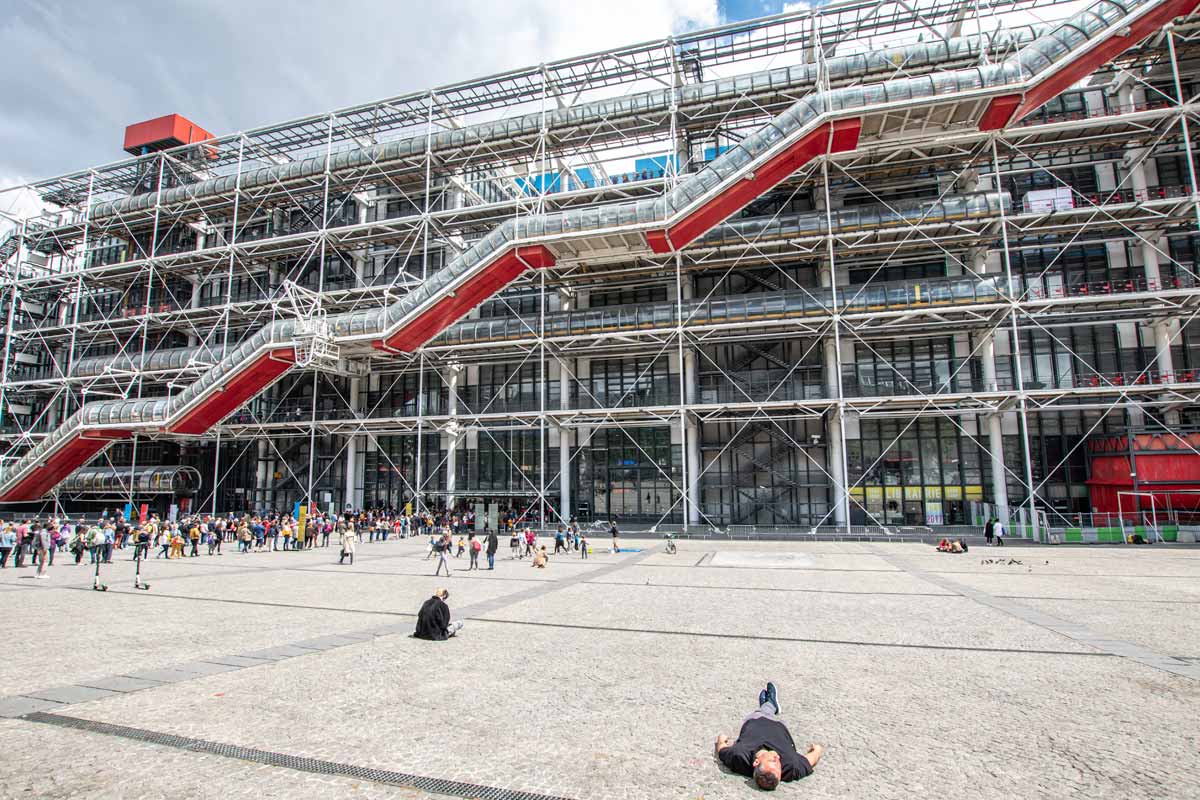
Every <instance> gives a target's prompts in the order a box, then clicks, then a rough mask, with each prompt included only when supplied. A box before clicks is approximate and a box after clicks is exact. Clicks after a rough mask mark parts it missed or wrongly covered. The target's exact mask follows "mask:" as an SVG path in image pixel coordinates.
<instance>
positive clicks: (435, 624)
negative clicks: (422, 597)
mask: <svg viewBox="0 0 1200 800" xmlns="http://www.w3.org/2000/svg"><path fill="white" fill-rule="evenodd" d="M449 599H450V592H449V591H448V590H447V589H444V588H439V589H438V590H437V591H435V592H434V593H433V597H431V598H429V599H428V600H426V601H425V603H424V604H423V605H422V606H421V610H420V611H418V612H417V629H416V630H415V631H414V632H413V636H415V637H416V638H418V639H428V640H429V641H431V642H444V641H446V640H447V639H449V638H450V637H451V636H453V635H454V634H456V633H458V632H459V631H460V630H462V627H463V621H462V620H461V619H456V620H451V619H450V606H448V605H446V601H447V600H449Z"/></svg>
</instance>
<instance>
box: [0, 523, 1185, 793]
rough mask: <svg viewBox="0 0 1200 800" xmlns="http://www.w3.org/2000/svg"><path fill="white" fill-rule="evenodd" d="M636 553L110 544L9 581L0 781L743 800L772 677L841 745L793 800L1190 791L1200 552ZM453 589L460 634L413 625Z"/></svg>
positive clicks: (800, 731)
mask: <svg viewBox="0 0 1200 800" xmlns="http://www.w3.org/2000/svg"><path fill="white" fill-rule="evenodd" d="M623 544H627V545H628V546H631V547H639V546H644V548H645V549H644V550H643V551H642V552H640V553H633V554H626V553H622V554H618V555H611V554H608V553H605V552H601V550H600V548H596V552H595V554H594V555H593V557H592V558H591V559H589V560H587V561H583V560H581V559H579V558H578V557H577V556H571V557H569V558H567V557H562V558H552V559H551V563H550V567H549V568H548V569H546V570H533V569H530V566H529V562H528V560H525V561H513V560H510V559H508V557H507V550H506V549H504V548H502V550H501V554H500V555H501V557H500V558H499V559H498V560H497V565H496V566H497V568H496V570H495V571H493V572H489V571H487V570H486V569H485V570H481V571H478V572H467V571H466V566H467V559H466V557H464V558H462V559H458V560H452V562H453V567H454V573H453V577H451V578H449V579H446V578H444V577H443V578H434V577H432V572H433V567H434V562H433V561H432V560H429V561H426V560H424V555H425V545H424V543H422V542H419V541H413V540H408V541H399V542H398V541H389V542H386V543H377V544H364V545H362V547H361V548H360V551H359V556H358V560H357V563H356V564H355V565H354V566H353V567H351V566H349V565H346V566H338V565H337V564H336V553H335V551H334V550H333V549H332V548H330V549H329V550H316V551H308V552H303V553H270V554H251V555H241V554H236V553H227V554H226V555H225V556H223V557H220V558H218V557H213V558H209V557H207V556H201V557H199V558H193V559H184V560H182V561H172V562H165V561H162V560H158V561H153V560H152V561H151V562H149V563H148V564H146V568H145V573H146V574H145V577H146V579H147V580H149V581H150V583H151V586H152V588H151V589H150V591H148V592H140V591H135V590H134V589H133V587H132V582H133V581H132V568H131V565H130V564H129V563H128V562H127V561H125V560H124V559H123V557H122V556H120V555H118V556H116V557H115V558H114V561H115V563H114V564H112V565H106V566H105V567H104V573H103V579H104V581H105V582H106V583H107V584H108V585H109V586H110V590H109V591H108V592H105V593H98V592H92V591H90V588H89V587H90V583H91V571H90V570H89V569H88V568H87V567H86V566H80V567H72V566H62V565H56V566H55V567H54V568H52V570H51V578H50V580H48V581H34V580H31V579H30V578H29V577H28V576H29V575H30V574H31V573H32V570H29V569H26V570H21V571H14V570H11V569H9V570H5V571H3V572H0V602H3V603H4V604H5V608H6V611H7V613H6V614H5V619H6V622H7V629H8V633H9V636H8V642H9V646H8V647H7V648H6V650H7V652H6V657H5V658H4V659H2V660H0V752H3V753H4V754H5V755H4V757H3V758H0V798H7V797H14V798H15V797H21V798H28V797H39V798H41V797H77V796H87V797H101V798H108V797H112V798H126V797H147V798H154V797H171V798H190V797H214V796H223V797H234V798H236V797H251V796H253V797H255V798H264V797H266V798H273V797H363V798H391V797H399V798H412V797H427V796H428V797H444V796H446V795H445V794H437V795H430V794H427V793H425V792H424V791H421V790H417V789H413V788H410V787H406V786H405V785H395V784H393V783H383V782H380V781H379V780H370V779H359V778H354V777H346V776H344V775H327V774H317V773H314V772H312V771H305V770H303V769H296V768H288V767H284V766H277V765H268V764H264V763H260V761H255V760H254V759H253V758H250V757H248V756H246V755H245V753H246V752H247V751H242V750H238V751H229V753H230V755H219V754H218V753H219V752H225V751H224V750H223V749H222V748H224V747H225V746H226V745H228V746H237V747H241V748H254V749H256V751H269V752H271V753H275V754H283V755H284V756H287V757H295V758H308V759H319V760H320V762H319V763H330V764H336V765H341V768H343V769H345V770H353V771H362V770H368V769H374V770H379V771H380V772H376V773H372V774H374V775H376V776H381V775H385V774H393V773H402V774H407V775H412V776H423V777H427V778H434V779H444V780H449V781H460V782H463V783H465V784H472V785H477V786H478V788H479V792H480V793H481V794H482V793H484V792H485V791H486V789H487V788H490V789H492V790H493V791H499V790H512V791H519V792H532V793H537V794H541V795H550V796H556V797H558V796H561V797H569V798H580V799H581V800H582V798H610V797H611V798H710V799H711V798H735V797H752V796H756V794H757V793H756V792H755V791H754V790H752V789H751V788H749V787H748V786H747V783H746V781H745V780H744V779H741V778H738V777H736V776H732V775H728V774H725V773H723V772H722V770H721V769H720V768H719V766H718V765H717V764H716V762H715V761H714V759H713V758H712V741H713V739H714V738H715V736H716V734H717V733H720V732H725V733H730V734H736V732H737V730H736V729H737V725H738V723H739V721H740V719H741V717H742V716H744V714H745V713H747V711H749V710H750V708H751V706H752V705H753V702H754V697H755V695H756V694H757V691H758V688H759V687H760V686H761V685H762V683H763V682H765V681H766V680H768V679H774V680H776V681H777V682H778V683H779V685H780V689H781V695H782V698H781V699H782V702H783V706H784V709H783V716H784V718H785V719H786V720H787V721H788V722H789V724H790V726H791V728H792V731H793V734H794V735H795V737H796V739H797V742H798V743H800V744H803V743H806V742H808V741H820V742H823V743H825V744H826V748H827V750H826V756H825V760H823V761H822V763H821V765H820V767H819V768H818V770H817V772H816V773H815V774H814V775H813V776H812V777H811V778H809V779H807V780H805V781H803V782H801V783H798V784H789V785H785V786H784V787H783V789H782V794H783V796H797V797H798V796H800V794H801V792H803V793H804V795H805V796H809V797H817V798H833V797H883V798H887V797H897V798H899V797H914V796H937V795H940V796H946V797H964V798H976V797H978V798H985V797H986V798H991V797H1013V796H1019V797H1046V798H1058V797H1067V796H1078V797H1088V798H1094V797H1114V798H1115V797H1121V798H1130V797H1146V798H1149V797H1200V788H1198V787H1200V755H1198V754H1200V740H1198V737H1200V726H1198V724H1197V719H1198V718H1200V681H1197V680H1195V679H1193V678H1191V677H1189V676H1188V675H1187V674H1174V673H1172V672H1169V671H1166V670H1165V669H1164V668H1156V667H1155V666H1154V665H1155V663H1162V664H1166V663H1168V662H1170V663H1173V664H1180V663H1183V664H1188V665H1192V666H1195V667H1197V668H1200V635H1198V634H1200V615H1197V613H1196V612H1197V610H1200V551H1198V550H1195V549H1186V548H1167V547H1155V548H1128V549H1117V548H1090V549H1089V548H1057V549H1056V548H1031V547H1021V546H1018V545H1010V546H1009V547H1007V548H1005V549H1004V550H1003V551H998V550H988V549H985V548H978V549H973V550H972V551H971V552H970V553H968V554H965V555H948V554H938V553H936V552H935V551H934V550H933V549H932V548H931V547H928V546H924V545H916V544H892V545H888V544H865V543H864V544H858V543H818V542H805V543H782V542H771V543H753V544H751V543H745V542H700V541H685V542H683V543H682V544H681V546H680V552H679V554H678V555H675V556H668V555H666V554H665V553H661V552H658V551H657V550H656V549H654V547H653V544H652V543H639V542H635V541H632V540H630V541H628V542H626V541H624V540H623ZM989 560H995V561H997V562H998V563H984V562H985V561H989ZM1015 562H1019V563H1015ZM440 585H446V586H448V587H449V588H450V591H451V598H450V605H451V607H452V609H454V610H455V611H456V612H462V611H464V610H465V611H466V613H467V615H468V623H467V626H466V628H465V629H464V631H463V633H462V634H461V635H460V636H459V637H457V638H456V639H454V640H451V641H450V642H446V643H430V642H422V641H418V640H414V639H411V638H409V637H408V635H407V634H408V633H409V632H410V631H411V629H412V624H413V616H412V615H413V613H414V612H415V610H416V608H417V607H418V606H419V605H420V603H421V602H422V601H423V600H424V599H425V598H426V597H428V596H429V594H430V593H431V592H432V591H433V589H434V588H435V587H437V586H440ZM955 587H958V588H955ZM1047 618H1050V619H1051V620H1053V621H1054V625H1053V626H1050V627H1048V626H1047V625H1044V624H1035V621H1037V620H1040V621H1042V622H1046V621H1047ZM1031 620H1033V621H1031ZM1064 631H1065V632H1066V634H1067V635H1064V633H1063V632H1064ZM1081 632H1086V633H1087V635H1088V636H1090V637H1092V638H1090V639H1089V638H1086V637H1084V636H1083V635H1082V633H1081ZM1101 640H1103V642H1102V645H1103V646H1100V643H1101ZM1089 642H1093V643H1097V644H1096V645H1093V644H1089ZM1135 652H1136V653H1139V654H1141V656H1142V657H1140V658H1135V657H1133V656H1132V655H1129V656H1127V654H1131V653H1135ZM1146 653H1150V656H1149V657H1145V655H1146ZM1158 658H1161V659H1163V661H1161V662H1157V661H1156V660H1155V659H1158ZM1184 671H1186V669H1185V670H1184ZM36 712H47V713H49V714H51V715H54V716H56V717H68V718H71V719H76V720H92V721H96V722H100V723H108V724H109V726H108V727H111V726H124V727H123V728H122V730H129V729H137V730H142V731H145V732H149V733H151V734H171V735H175V736H179V737H190V740H202V741H204V742H208V743H215V744H213V745H212V746H211V747H210V748H209V749H208V750H201V751H196V750H195V749H185V748H183V747H182V746H178V745H177V746H164V745H161V744H150V743H147V742H144V741H134V740H130V739H129V738H121V736H119V735H114V734H113V732H112V730H107V728H106V730H107V732H105V731H95V730H92V731H87V730H74V729H66V728H63V727H60V726H58V725H56V724H47V722H46V718H41V719H42V721H36V720H37V719H38V717H37V716H36ZM25 714H34V716H33V717H29V718H25V717H23V715H25ZM239 753H240V754H241V755H238V754H239ZM231 756H236V757H231ZM285 760H286V759H285ZM281 763H282V762H281ZM306 763H307V762H306ZM312 763H318V762H316V761H314V762H312ZM400 783H401V784H403V782H402V781H401V782H400ZM464 791H465V792H466V793H464V792H459V793H458V794H457V795H456V796H471V794H470V792H469V791H467V790H464ZM509 796H510V797H515V796H516V795H509Z"/></svg>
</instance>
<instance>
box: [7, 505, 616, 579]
mask: <svg viewBox="0 0 1200 800" xmlns="http://www.w3.org/2000/svg"><path fill="white" fill-rule="evenodd" d="M523 521H524V520H523V519H522V517H521V516H520V515H519V514H518V513H517V512H515V511H504V512H501V513H500V515H499V518H498V526H499V528H500V529H501V530H502V531H504V532H506V533H507V534H508V535H509V537H510V548H511V551H512V558H514V559H521V558H525V557H526V556H529V557H530V558H531V559H533V560H534V562H535V566H541V567H544V566H545V564H546V561H547V558H546V554H545V550H546V548H545V546H544V545H543V546H542V547H541V548H540V550H539V549H538V547H537V545H536V538H537V537H536V536H535V534H534V532H533V529H532V528H531V527H529V526H527V525H525V526H522V522H523ZM475 526H476V520H475V515H474V513H473V512H471V511H469V510H466V511H462V512H456V513H452V512H423V513H408V512H405V511H395V510H390V509H373V510H368V511H359V512H350V511H347V512H344V513H342V514H340V515H339V514H333V513H325V512H316V513H314V514H312V515H311V516H307V518H305V519H304V520H303V522H302V521H301V520H300V519H298V518H297V516H296V515H293V514H291V513H283V512H271V513H247V514H233V513H231V514H224V515H222V514H191V515H185V516H182V517H179V518H177V519H161V518H160V517H159V516H158V515H157V514H148V515H146V516H145V517H140V518H136V519H127V518H126V517H125V516H124V514H122V513H120V512H116V513H114V514H112V515H109V514H101V515H99V516H97V517H95V518H91V519H88V518H85V517H77V518H75V519H72V518H70V517H69V516H62V517H50V518H27V519H23V520H18V521H8V522H4V523H0V568H3V569H6V568H8V567H9V565H10V562H11V566H13V567H14V568H24V567H26V566H27V565H28V566H34V567H36V568H37V577H39V578H42V577H45V574H46V570H47V568H48V567H51V566H53V565H54V558H55V555H56V554H57V553H58V552H59V551H60V550H66V551H67V552H68V553H70V556H68V558H69V559H70V560H69V561H68V563H71V564H80V563H83V559H84V556H85V555H86V557H87V559H88V560H87V563H88V564H89V565H94V564H109V563H112V560H113V555H114V553H122V552H124V551H127V550H128V551H130V554H129V558H130V559H137V558H150V557H151V553H153V554H154V555H153V557H154V558H165V559H178V558H198V557H200V556H201V555H203V554H205V553H207V555H208V556H221V555H224V554H225V551H226V549H227V548H230V547H232V548H234V550H235V551H236V552H238V553H242V554H250V553H264V552H278V551H281V550H282V551H294V550H312V549H314V548H321V547H330V546H331V542H332V544H333V545H336V546H337V547H339V548H340V558H339V563H345V562H346V560H347V559H349V561H350V563H351V564H353V563H354V552H355V549H356V546H357V545H358V544H359V543H362V542H375V541H387V540H388V539H389V538H397V539H404V538H408V537H409V536H429V541H430V549H429V556H427V558H428V557H431V556H433V555H439V562H440V563H439V567H440V566H441V564H445V568H446V571H447V573H448V572H449V564H448V562H446V561H445V559H447V558H449V557H450V556H451V555H453V557H454V558H460V557H462V556H463V555H464V554H468V555H469V557H470V561H471V567H470V569H479V558H480V556H481V555H485V554H486V557H487V563H488V569H494V568H495V557H496V552H497V550H498V548H499V538H498V537H499V533H498V532H497V531H493V530H492V529H491V523H490V522H484V526H483V530H482V531H476V529H475ZM522 528H523V530H522ZM613 531H614V532H615V526H614V527H613ZM455 540H457V550H456V548H455V545H454V542H455ZM614 541H615V533H614ZM572 551H575V552H578V553H579V554H580V556H581V558H587V557H588V554H589V548H588V542H587V535H586V533H585V532H584V531H582V530H581V529H580V527H579V523H578V522H577V521H576V520H575V519H574V518H572V519H571V521H570V523H569V524H567V525H561V524H560V525H559V526H558V530H557V532H556V533H555V535H554V553H555V554H559V553H570V552H572ZM61 558H62V556H60V560H61Z"/></svg>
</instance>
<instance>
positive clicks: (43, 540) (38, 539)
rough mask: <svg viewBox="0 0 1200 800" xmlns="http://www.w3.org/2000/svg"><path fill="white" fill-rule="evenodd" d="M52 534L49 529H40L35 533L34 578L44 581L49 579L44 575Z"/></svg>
mask: <svg viewBox="0 0 1200 800" xmlns="http://www.w3.org/2000/svg"><path fill="white" fill-rule="evenodd" d="M52 535H53V534H52V533H51V532H50V529H49V528H42V529H40V530H38V531H36V532H35V534H34V540H33V546H34V548H35V555H36V556H37V574H36V575H35V576H34V577H35V578H41V579H43V580H44V579H46V578H48V577H50V576H49V575H47V574H46V568H47V566H48V562H49V559H50V537H51V536H52Z"/></svg>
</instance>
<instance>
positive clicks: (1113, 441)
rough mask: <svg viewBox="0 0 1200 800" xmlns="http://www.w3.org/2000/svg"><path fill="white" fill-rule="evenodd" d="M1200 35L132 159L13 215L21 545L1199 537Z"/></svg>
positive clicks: (9, 348)
mask: <svg viewBox="0 0 1200 800" xmlns="http://www.w3.org/2000/svg"><path fill="white" fill-rule="evenodd" d="M1198 6H1200V0H1100V2H1095V3H1080V2H1054V1H1053V0H1039V2H1036V3H1035V2H1032V0H990V2H988V3H982V2H978V0H976V1H974V2H965V0H923V1H922V2H919V3H917V4H915V5H913V4H909V3H899V2H873V1H871V0H866V1H864V2H859V0H847V1H846V2H835V3H830V4H828V5H824V6H820V7H817V8H813V9H806V10H803V11H797V12H792V13H786V14H781V15H776V16H772V17H766V18H762V19H757V20H751V21H748V22H742V23H737V24H732V25H727V26H724V27H720V28H714V29H709V30H701V31H694V32H691V33H687V34H682V35H678V36H674V37H671V38H667V39H665V40H658V41H652V42H647V43H645V44H641V45H636V46H629V47H624V48H620V49H614V50H609V51H605V52H599V53H594V54H591V55H587V56H581V57H578V58H571V59H567V60H562V61H558V62H555V63H548V64H543V65H539V66H535V67H530V68H527V69H518V70H514V71H511V72H508V73H505V74H501V75H494V76H490V77H486V78H481V79H478V80H473V81H469V82H464V83H459V84H454V85H449V86H441V87H437V88H432V89H428V90H422V91H417V92H413V93H411V94H406V95H402V96H398V97H392V98H388V99H386V100H382V101H379V102H375V103H370V104H366V105H361V106H356V107H352V108H343V109H339V110H336V111H332V112H328V113H321V114H317V115H315V116H311V117H307V118H304V119H298V120H292V121H288V122H284V123H281V124H278V125H272V126H269V127H263V128H260V129H256V130H249V131H245V132H242V133H238V134H236V135H229V136H224V137H215V136H213V135H212V134H210V133H209V132H207V131H205V130H204V129H203V128H202V127H201V126H202V125H203V124H204V121H203V120H199V121H198V124H197V123H194V122H191V121H189V120H188V119H186V118H185V117H184V116H180V115H170V116H167V117H162V118H158V119H153V120H149V121H146V122H142V123H137V124H134V125H131V126H130V127H129V128H128V129H127V130H126V131H125V142H124V146H125V150H126V152H127V153H128V154H129V157H128V158H127V159H125V160H123V161H119V162H116V163H112V164H109V165H106V166H100V167H95V168H93V169H87V170H82V171H79V172H74V173H71V174H67V175H63V176H60V177H56V178H52V179H49V180H44V181H39V182H36V183H32V184H29V185H27V186H22V187H17V188H13V189H10V190H8V191H6V192H4V193H3V194H0V214H2V215H3V217H2V219H3V222H4V223H5V224H6V225H7V231H6V233H5V234H4V235H3V236H2V237H0V258H2V259H3V273H2V291H3V300H2V306H0V312H2V313H3V315H4V317H5V320H6V322H5V326H4V333H3V341H4V348H3V354H2V359H3V375H2V383H0V414H2V428H0V454H2V458H0V460H2V472H0V503H3V505H2V506H0V513H3V514H6V515H14V514H15V515H20V514H25V515H32V514H43V515H44V514H50V513H64V512H65V513H81V512H87V513H91V512H92V511H99V510H100V509H104V508H108V509H113V508H118V507H121V506H124V505H127V504H128V505H136V506H140V505H143V504H145V505H147V506H149V507H151V508H152V509H154V510H157V511H159V512H160V513H166V512H167V510H168V508H169V509H170V512H171V513H177V512H179V511H200V512H204V513H227V512H242V511H246V510H262V511H267V510H276V509H278V510H290V509H292V508H293V507H294V506H295V504H297V503H301V504H305V503H307V504H310V506H315V507H316V508H319V509H321V510H322V511H325V510H333V511H336V512H340V511H342V510H344V509H348V508H351V509H363V508H393V509H403V508H406V507H407V508H410V509H412V510H414V511H420V510H425V509H428V510H436V509H447V510H450V509H460V508H470V509H473V510H477V511H483V512H484V513H485V514H486V513H490V512H491V511H492V510H494V509H497V508H500V509H508V510H516V511H518V512H519V513H520V514H521V516H522V517H523V518H524V519H526V520H528V521H530V524H533V525H542V526H551V527H552V526H554V525H555V524H558V523H560V522H566V521H568V520H569V519H571V518H572V517H574V518H576V519H578V520H579V521H580V522H581V523H588V522H592V521H608V520H617V521H618V523H619V524H621V525H622V526H625V527H631V528H635V529H636V528H639V527H641V528H645V529H656V530H658V531H664V530H677V531H683V532H687V533H711V532H719V533H726V534H731V535H733V534H737V533H739V532H749V533H754V532H758V533H767V532H778V533H789V532H790V533H798V534H803V533H813V532H815V533H821V532H832V533H838V532H840V533H846V534H851V533H854V532H863V531H867V532H869V531H877V530H883V529H886V530H889V531H890V530H903V529H909V528H916V529H930V528H932V529H935V530H936V529H938V528H939V527H950V526H977V525H981V524H983V522H984V521H986V520H988V519H992V518H997V519H1000V520H1002V521H1005V523H1006V524H1007V526H1008V528H1009V532H1010V534H1011V535H1016V536H1030V537H1034V538H1040V539H1044V538H1045V537H1046V536H1048V535H1049V532H1050V531H1065V532H1066V535H1067V536H1068V538H1070V537H1072V536H1073V537H1076V538H1081V537H1082V538H1083V540H1087V538H1088V537H1089V536H1090V537H1097V536H1100V537H1102V536H1103V535H1104V532H1105V531H1107V530H1110V529H1111V526H1112V525H1114V524H1116V521H1120V520H1122V519H1130V520H1144V519H1147V518H1148V517H1149V516H1153V519H1154V520H1155V521H1156V524H1157V523H1158V522H1162V521H1168V522H1173V523H1179V522H1186V521H1187V517H1188V515H1190V514H1193V513H1194V512H1195V511H1197V510H1198V509H1200V428H1198V427H1197V423H1200V413H1198V412H1197V407H1196V400H1197V397H1198V396H1200V323H1194V321H1193V320H1194V317H1195V316H1196V315H1197V313H1198V312H1200V287H1198V285H1197V280H1196V269H1197V255H1198V253H1200V203H1198V201H1200V194H1198V192H1197V162H1198V161H1200V159H1197V157H1196V155H1195V153H1196V148H1197V144H1196V142H1195V138H1196V136H1197V133H1198V132H1200V131H1198V129H1197V128H1196V127H1195V126H1194V125H1193V123H1195V122H1196V118H1197V117H1196V115H1197V110H1198V109H1200V105H1198V104H1197V99H1198V92H1200V63H1198V61H1197V57H1198V56H1200V14H1197V13H1196V11H1197V7H1198ZM178 110H179V111H181V112H184V113H187V109H178ZM119 135H120V132H119V131H114V145H115V139H116V137H117V136H119ZM114 149H115V146H114ZM1131 515H1133V516H1131ZM1163 530H1168V531H1169V530H1171V529H1170V527H1169V526H1163ZM1168 538H1170V537H1169V536H1168Z"/></svg>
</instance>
